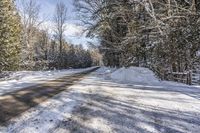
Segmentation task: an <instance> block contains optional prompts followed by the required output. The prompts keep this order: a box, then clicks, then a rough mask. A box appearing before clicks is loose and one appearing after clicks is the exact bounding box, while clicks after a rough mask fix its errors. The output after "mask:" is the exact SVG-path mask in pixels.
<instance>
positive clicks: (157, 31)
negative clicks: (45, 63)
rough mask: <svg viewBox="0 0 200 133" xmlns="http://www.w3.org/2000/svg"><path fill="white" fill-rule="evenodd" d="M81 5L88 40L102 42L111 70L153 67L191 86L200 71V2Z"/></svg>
mask: <svg viewBox="0 0 200 133" xmlns="http://www.w3.org/2000/svg"><path fill="white" fill-rule="evenodd" d="M75 6H76V7H77V11H78V12H79V15H80V18H82V22H83V23H84V24H85V25H88V27H89V28H88V30H89V33H88V36H90V37H96V36H97V37H98V38H99V39H100V46H99V50H100V52H101V53H102V55H103V61H104V64H105V65H106V66H112V67H115V66H117V67H123V66H125V67H129V66H140V67H141V66H142V67H148V68H150V69H152V70H153V71H154V72H155V73H157V75H158V76H159V77H160V78H161V79H168V80H176V79H175V78H177V79H180V80H184V79H185V78H187V79H186V80H187V81H180V82H185V83H186V82H187V83H189V82H191V81H189V80H190V78H191V73H192V71H195V72H196V71H198V70H199V69H200V58H199V57H200V1H198V0H75ZM195 72H194V73H195ZM188 78H189V79H188ZM189 84H190V83H189Z"/></svg>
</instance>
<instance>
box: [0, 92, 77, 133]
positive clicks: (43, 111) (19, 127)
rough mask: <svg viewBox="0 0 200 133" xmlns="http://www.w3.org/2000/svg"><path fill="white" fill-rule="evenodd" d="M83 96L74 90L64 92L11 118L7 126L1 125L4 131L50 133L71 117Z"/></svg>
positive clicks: (8, 132) (7, 132) (11, 132)
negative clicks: (78, 99) (78, 100)
mask: <svg viewBox="0 0 200 133" xmlns="http://www.w3.org/2000/svg"><path fill="white" fill-rule="evenodd" d="M77 97H78V98H80V99H81V97H80V96H79V95H78V94H77V93H75V92H73V91H70V92H62V93H60V94H58V95H56V96H55V97H53V98H52V99H50V100H48V101H46V102H44V103H41V104H40V105H39V106H37V107H35V108H32V109H30V110H28V111H27V112H25V113H24V114H22V115H21V116H20V117H18V118H14V119H12V120H11V122H10V123H11V124H9V125H8V126H7V127H0V131H2V132H3V133H4V132H5V133H13V132H16V133H48V132H50V130H52V129H54V128H56V126H57V124H58V123H59V122H61V121H65V120H66V119H67V118H70V116H71V112H72V109H73V108H74V107H75V106H77V105H78V104H79V103H78V102H77V101H76V100H75V98H76V99H77Z"/></svg>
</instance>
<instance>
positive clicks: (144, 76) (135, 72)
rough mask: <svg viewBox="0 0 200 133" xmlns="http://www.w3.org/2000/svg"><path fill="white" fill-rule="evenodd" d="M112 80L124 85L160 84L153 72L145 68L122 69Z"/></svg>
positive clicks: (116, 72) (113, 74) (112, 76)
mask: <svg viewBox="0 0 200 133" xmlns="http://www.w3.org/2000/svg"><path fill="white" fill-rule="evenodd" d="M111 79H113V80H116V81H119V82H123V83H142V84H158V83H160V81H159V79H157V78H156V77H155V75H154V73H153V72H152V71H151V70H149V69H148V68H143V67H130V68H120V69H118V70H116V71H115V72H113V73H112V74H111Z"/></svg>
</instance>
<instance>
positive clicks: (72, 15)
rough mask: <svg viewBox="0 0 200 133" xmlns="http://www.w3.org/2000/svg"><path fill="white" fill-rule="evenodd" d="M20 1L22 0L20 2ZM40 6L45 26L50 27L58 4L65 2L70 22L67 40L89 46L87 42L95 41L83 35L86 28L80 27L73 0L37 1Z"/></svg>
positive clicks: (66, 35) (68, 23)
mask: <svg viewBox="0 0 200 133" xmlns="http://www.w3.org/2000/svg"><path fill="white" fill-rule="evenodd" d="M18 1H20V0H18ZM35 1H37V3H38V4H39V5H40V12H41V13H40V17H41V18H45V23H44V25H45V24H46V25H50V23H52V17H53V15H54V11H55V6H56V3H58V2H63V3H65V4H66V6H67V8H68V21H67V24H66V25H67V29H66V33H65V37H66V40H67V41H68V42H70V43H73V44H84V45H86V44H87V41H92V42H97V41H93V40H95V39H88V38H86V37H85V34H82V31H83V29H85V27H84V26H80V25H79V23H80V22H79V21H78V19H77V16H76V12H75V11H74V6H73V0H35Z"/></svg>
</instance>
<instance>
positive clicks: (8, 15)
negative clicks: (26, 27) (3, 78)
mask: <svg viewBox="0 0 200 133" xmlns="http://www.w3.org/2000/svg"><path fill="white" fill-rule="evenodd" d="M20 31H21V27H20V17H19V15H18V14H17V12H16V9H15V6H14V1H13V0H1V1H0V72H1V71H5V70H7V71H10V70H16V69H18V66H19V53H20Z"/></svg>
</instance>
